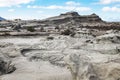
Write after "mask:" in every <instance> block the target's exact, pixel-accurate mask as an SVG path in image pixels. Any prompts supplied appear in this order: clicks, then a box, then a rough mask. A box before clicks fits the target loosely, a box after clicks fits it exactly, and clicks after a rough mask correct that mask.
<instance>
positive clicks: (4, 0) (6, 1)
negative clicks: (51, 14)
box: [0, 0, 34, 7]
mask: <svg viewBox="0 0 120 80" xmlns="http://www.w3.org/2000/svg"><path fill="white" fill-rule="evenodd" d="M31 1H34V0H0V7H11V6H18V5H20V4H27V3H29V2H31Z"/></svg>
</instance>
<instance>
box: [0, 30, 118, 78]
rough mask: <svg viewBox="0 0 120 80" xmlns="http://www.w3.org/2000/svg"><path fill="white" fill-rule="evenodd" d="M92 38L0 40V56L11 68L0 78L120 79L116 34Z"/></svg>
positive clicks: (107, 33)
mask: <svg viewBox="0 0 120 80" xmlns="http://www.w3.org/2000/svg"><path fill="white" fill-rule="evenodd" d="M81 35H83V34H81ZM52 36H53V35H52ZM91 36H92V34H89V35H88V34H84V38H82V37H70V36H63V35H54V36H53V37H54V39H51V40H49V39H47V37H48V36H38V37H19V38H18V37H4V38H1V39H0V53H1V54H0V56H1V58H2V59H3V61H6V62H10V63H11V65H13V67H14V68H9V69H8V73H4V74H2V73H1V72H0V73H1V76H0V79H1V80H119V79H120V77H119V76H120V55H119V53H120V38H119V32H117V33H114V32H112V34H111V32H110V31H108V32H106V33H105V34H103V35H100V36H96V37H92V38H91ZM2 68H3V67H2ZM9 70H10V73H9Z"/></svg>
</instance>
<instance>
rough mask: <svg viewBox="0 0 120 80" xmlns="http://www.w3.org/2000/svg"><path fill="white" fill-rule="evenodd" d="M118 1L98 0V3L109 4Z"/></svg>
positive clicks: (118, 0) (119, 0) (117, 0)
mask: <svg viewBox="0 0 120 80" xmlns="http://www.w3.org/2000/svg"><path fill="white" fill-rule="evenodd" d="M117 2H120V0H100V1H99V3H100V4H111V3H117Z"/></svg>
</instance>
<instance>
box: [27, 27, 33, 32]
mask: <svg viewBox="0 0 120 80" xmlns="http://www.w3.org/2000/svg"><path fill="white" fill-rule="evenodd" d="M27 31H30V32H34V31H35V29H34V27H27Z"/></svg>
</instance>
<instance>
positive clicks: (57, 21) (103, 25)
mask: <svg viewBox="0 0 120 80" xmlns="http://www.w3.org/2000/svg"><path fill="white" fill-rule="evenodd" d="M39 23H42V24H47V25H48V26H49V25H50V26H61V25H62V27H66V26H67V27H68V26H76V25H77V27H81V28H91V29H102V30H109V29H118V30H120V23H114V22H109V23H108V22H105V21H103V20H102V19H101V18H100V17H99V16H98V15H96V14H95V13H93V14H91V15H79V14H78V13H77V12H67V13H64V14H60V15H59V16H55V17H51V18H47V19H45V20H42V21H40V22H39Z"/></svg>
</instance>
